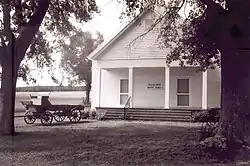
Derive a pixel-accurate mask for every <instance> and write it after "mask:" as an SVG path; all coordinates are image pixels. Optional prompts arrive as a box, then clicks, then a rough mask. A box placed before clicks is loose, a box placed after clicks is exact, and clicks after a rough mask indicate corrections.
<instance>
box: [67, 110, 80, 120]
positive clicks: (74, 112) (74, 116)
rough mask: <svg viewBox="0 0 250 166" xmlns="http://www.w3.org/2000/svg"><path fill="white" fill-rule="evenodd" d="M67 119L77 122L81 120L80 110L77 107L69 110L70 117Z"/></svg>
mask: <svg viewBox="0 0 250 166" xmlns="http://www.w3.org/2000/svg"><path fill="white" fill-rule="evenodd" d="M69 120H70V121H71V122H73V123H77V122H79V121H80V120H81V111H80V110H78V109H74V108H73V109H72V110H71V111H70V117H69Z"/></svg>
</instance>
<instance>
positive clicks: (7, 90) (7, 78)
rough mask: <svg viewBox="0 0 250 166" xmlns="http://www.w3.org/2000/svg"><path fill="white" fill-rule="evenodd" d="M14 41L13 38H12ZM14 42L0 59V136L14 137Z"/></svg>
mask: <svg viewBox="0 0 250 166" xmlns="http://www.w3.org/2000/svg"><path fill="white" fill-rule="evenodd" d="M13 39H14V38H13ZM14 48H15V47H14V40H12V41H11V42H10V45H9V46H6V48H5V52H4V53H5V54H4V58H3V59H2V62H1V63H2V64H1V65H2V79H1V93H0V94H1V95H0V100H1V103H0V104H1V107H0V135H14V134H15V127H14V112H15V97H16V81H17V72H18V68H19V64H20V63H17V61H16V55H15V51H14V50H15V49H14Z"/></svg>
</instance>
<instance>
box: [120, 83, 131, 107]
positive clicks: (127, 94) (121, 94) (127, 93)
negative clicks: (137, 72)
mask: <svg viewBox="0 0 250 166" xmlns="http://www.w3.org/2000/svg"><path fill="white" fill-rule="evenodd" d="M122 80H127V82H128V84H127V86H128V88H129V80H128V79H127V78H121V79H119V105H120V106H124V105H125V104H126V103H124V104H122V103H121V96H124V95H125V96H127V99H126V100H128V97H129V89H128V88H127V89H128V92H126V93H121V82H122Z"/></svg>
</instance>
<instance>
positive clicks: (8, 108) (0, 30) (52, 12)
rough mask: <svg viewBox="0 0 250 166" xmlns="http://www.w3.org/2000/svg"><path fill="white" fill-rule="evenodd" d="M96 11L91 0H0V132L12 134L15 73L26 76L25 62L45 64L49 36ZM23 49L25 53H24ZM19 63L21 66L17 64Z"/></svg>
mask: <svg viewBox="0 0 250 166" xmlns="http://www.w3.org/2000/svg"><path fill="white" fill-rule="evenodd" d="M96 12H99V11H98V7H97V5H96V2H95V0H2V1H0V13H1V16H2V17H1V18H0V23H1V24H0V64H1V67H2V74H1V96H0V99H1V106H2V107H1V108H0V134H8V135H9V134H12V135H13V134H14V133H15V128H14V109H15V102H14V101H15V92H16V81H17V78H18V76H21V77H23V79H24V80H29V78H28V77H27V74H28V73H30V68H29V65H27V64H25V63H24V61H23V60H24V59H26V61H29V60H33V62H35V64H36V65H37V66H38V67H44V66H49V65H50V64H51V62H52V59H51V57H50V56H49V55H48V54H49V53H50V52H51V50H50V49H48V47H49V46H50V44H48V42H47V41H48V40H47V39H48V38H49V36H45V35H44V32H50V33H51V34H52V35H55V36H57V37H58V38H62V37H63V36H65V35H69V34H70V33H71V31H73V30H74V29H75V27H74V26H73V24H72V23H71V21H70V19H71V18H72V19H75V20H76V21H79V22H86V21H88V20H90V19H91V18H92V15H93V14H94V13H96ZM26 53H27V54H26ZM20 67H21V68H20Z"/></svg>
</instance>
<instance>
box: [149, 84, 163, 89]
mask: <svg viewBox="0 0 250 166" xmlns="http://www.w3.org/2000/svg"><path fill="white" fill-rule="evenodd" d="M147 89H159V90H161V89H163V85H162V84H148V86H147Z"/></svg>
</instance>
